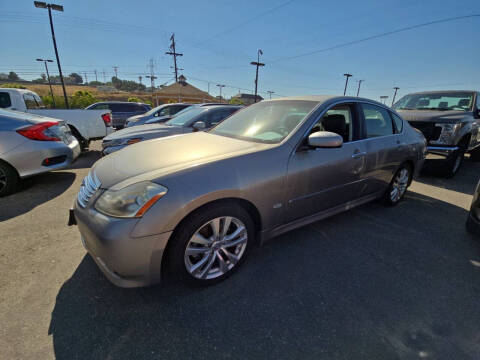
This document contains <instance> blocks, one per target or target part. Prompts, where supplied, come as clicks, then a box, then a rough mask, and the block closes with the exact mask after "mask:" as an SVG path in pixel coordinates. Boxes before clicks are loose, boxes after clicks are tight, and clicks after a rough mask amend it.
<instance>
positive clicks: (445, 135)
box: [435, 123, 461, 144]
mask: <svg viewBox="0 0 480 360" xmlns="http://www.w3.org/2000/svg"><path fill="white" fill-rule="evenodd" d="M435 125H436V126H440V127H441V128H442V132H441V133H440V137H439V138H438V140H437V141H438V142H440V143H442V144H451V142H452V140H453V138H454V137H455V133H456V131H457V129H458V128H459V127H460V126H461V124H442V123H440V124H435Z"/></svg>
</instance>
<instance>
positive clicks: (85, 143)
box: [70, 127, 90, 153]
mask: <svg viewBox="0 0 480 360" xmlns="http://www.w3.org/2000/svg"><path fill="white" fill-rule="evenodd" d="M70 130H71V132H72V135H73V137H74V138H75V139H77V141H78V143H79V144H80V151H81V152H82V153H83V152H86V151H88V147H89V146H90V141H89V140H87V139H85V138H84V137H83V136H82V135H80V133H79V132H78V131H77V129H75V128H73V127H70Z"/></svg>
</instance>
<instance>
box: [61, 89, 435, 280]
mask: <svg viewBox="0 0 480 360" xmlns="http://www.w3.org/2000/svg"><path fill="white" fill-rule="evenodd" d="M425 147H426V142H425V138H424V137H423V135H422V134H421V133H420V132H418V131H416V130H414V129H413V128H412V127H411V126H410V125H409V124H408V123H407V122H405V121H403V120H402V118H401V117H400V116H399V115H398V114H397V113H396V112H395V111H392V110H391V109H389V108H388V107H386V106H385V105H382V104H380V103H378V102H375V101H372V100H367V99H361V98H356V97H355V98H354V97H334V96H304V97H292V98H283V99H275V100H269V101H268V100H267V101H262V102H259V103H256V104H254V105H251V106H249V107H246V108H244V109H242V110H240V111H238V112H236V113H235V114H233V115H232V116H230V117H229V118H228V119H226V120H225V121H223V122H221V123H220V124H218V125H217V126H216V127H214V128H213V129H211V130H210V131H208V132H204V131H199V132H195V133H191V134H186V135H182V136H171V137H168V138H163V139H155V140H151V141H144V142H142V143H138V144H135V145H133V146H129V147H127V148H126V149H124V150H122V151H120V152H117V153H114V154H112V155H109V156H106V157H104V158H102V159H101V160H99V161H98V162H97V163H96V164H94V166H93V167H92V169H91V170H90V173H89V174H88V176H87V177H86V178H85V180H84V182H83V185H82V187H81V188H80V192H79V194H78V198H77V200H76V201H75V203H74V206H73V209H72V210H71V212H70V224H74V223H75V222H76V223H77V224H78V229H79V231H80V234H81V239H82V242H83V244H84V246H85V247H86V249H87V250H88V252H89V253H90V254H91V255H92V257H93V259H94V260H95V261H96V263H97V264H98V266H99V267H100V268H101V269H102V270H103V272H104V273H105V275H106V276H107V277H108V278H109V279H110V280H111V281H112V282H113V283H115V284H116V285H119V286H123V287H135V286H145V285H149V284H153V283H156V282H159V281H160V278H161V270H162V265H164V268H163V269H166V270H167V273H168V275H170V276H174V277H177V276H178V277H180V278H182V279H184V280H187V281H190V282H194V283H197V284H205V285H206V284H211V283H213V282H216V281H220V280H222V279H224V278H225V277H227V276H229V275H230V274H231V273H232V272H233V271H235V270H236V269H237V268H238V267H239V266H240V265H241V264H242V263H243V261H244V260H245V258H246V257H247V255H248V253H249V250H250V249H251V248H252V247H253V246H254V244H256V243H257V241H258V242H259V243H263V242H265V241H266V240H267V239H270V238H272V237H274V236H277V235H279V234H282V233H284V232H286V231H289V230H292V229H294V228H297V227H299V226H303V225H306V224H309V223H311V222H314V221H318V220H320V219H323V218H325V217H327V216H331V215H334V214H337V213H339V212H342V211H345V210H348V209H351V208H352V207H355V206H358V205H360V204H363V203H366V202H368V201H372V200H374V199H378V198H382V199H383V200H384V201H385V203H386V204H388V205H395V204H397V203H398V202H399V201H400V200H401V199H402V197H403V195H404V194H405V192H406V189H407V187H408V186H409V184H410V182H411V180H412V177H413V176H414V175H415V174H417V172H418V170H419V169H420V168H421V166H422V163H423V161H424V156H425Z"/></svg>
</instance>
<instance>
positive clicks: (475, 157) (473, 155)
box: [470, 146, 480, 162]
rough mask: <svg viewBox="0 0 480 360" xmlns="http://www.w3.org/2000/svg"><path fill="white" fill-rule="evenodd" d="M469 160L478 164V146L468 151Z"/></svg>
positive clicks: (479, 157) (479, 159) (479, 151)
mask: <svg viewBox="0 0 480 360" xmlns="http://www.w3.org/2000/svg"><path fill="white" fill-rule="evenodd" d="M470 160H472V161H475V162H478V161H480V146H478V147H477V148H476V149H475V150H472V151H470Z"/></svg>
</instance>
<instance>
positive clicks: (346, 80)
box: [343, 73, 353, 96]
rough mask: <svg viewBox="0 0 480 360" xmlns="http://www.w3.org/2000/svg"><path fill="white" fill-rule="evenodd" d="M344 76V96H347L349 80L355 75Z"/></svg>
mask: <svg viewBox="0 0 480 360" xmlns="http://www.w3.org/2000/svg"><path fill="white" fill-rule="evenodd" d="M343 76H345V78H346V79H345V89H344V90H343V96H345V94H346V93H347V86H348V78H350V77H352V76H353V75H352V74H348V73H347V74H343Z"/></svg>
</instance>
